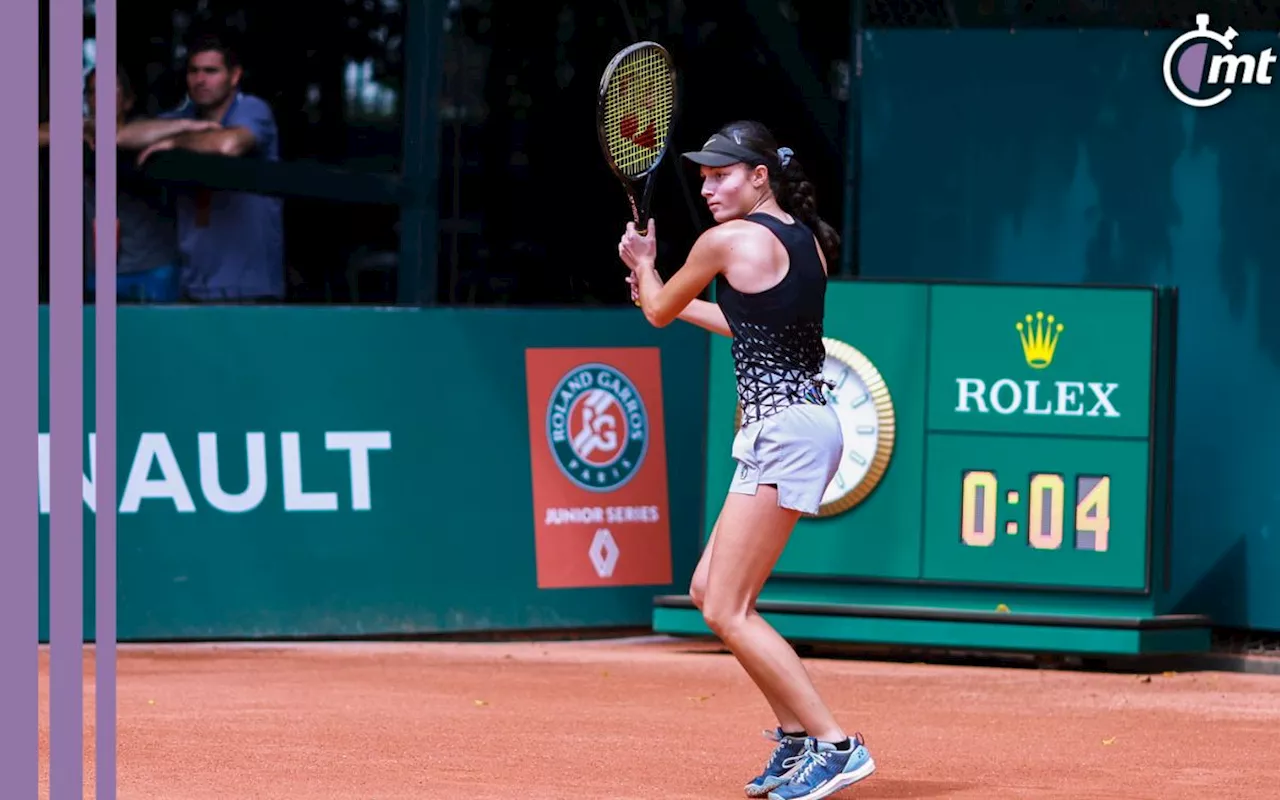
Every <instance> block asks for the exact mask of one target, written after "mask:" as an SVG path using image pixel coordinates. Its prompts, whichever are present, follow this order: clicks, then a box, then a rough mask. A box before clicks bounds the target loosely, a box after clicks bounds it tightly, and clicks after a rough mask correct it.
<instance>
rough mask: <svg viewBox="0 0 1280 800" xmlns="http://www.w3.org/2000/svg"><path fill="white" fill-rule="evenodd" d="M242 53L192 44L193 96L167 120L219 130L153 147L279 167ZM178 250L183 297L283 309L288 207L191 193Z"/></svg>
mask: <svg viewBox="0 0 1280 800" xmlns="http://www.w3.org/2000/svg"><path fill="white" fill-rule="evenodd" d="M242 75H243V68H242V67H241V64H240V61H239V58H238V57H237V55H236V52H235V51H234V50H233V49H232V48H231V47H230V46H229V45H227V44H226V43H225V42H223V41H222V40H221V39H220V38H218V37H217V36H215V35H212V34H206V35H203V36H201V37H199V38H198V39H196V41H195V42H194V43H193V44H192V46H191V48H190V50H189V56H188V61H187V73H186V80H187V96H186V99H185V100H184V101H183V103H182V104H181V105H180V106H179V107H178V108H176V109H173V110H172V111H167V112H164V113H162V114H161V115H160V116H161V118H162V119H188V120H204V121H208V122H214V123H217V125H218V127H217V128H216V129H212V130H203V131H191V132H186V133H181V134H178V135H177V136H172V137H169V138H166V139H161V140H160V141H158V142H156V143H154V144H153V145H151V146H150V147H149V148H147V149H146V150H145V151H143V153H142V154H141V156H140V160H142V161H146V160H147V159H149V158H150V157H151V156H152V155H154V154H155V153H157V152H159V151H162V150H172V149H175V148H176V149H183V150H190V151H193V152H197V153H205V154H212V155H221V156H229V157H234V158H254V159H261V160H263V161H279V160H280V152H279V135H278V129H277V127H276V121H275V115H274V114H273V113H272V111H271V107H270V106H269V105H268V104H267V103H266V101H264V100H263V99H262V98H260V97H256V96H254V95H252V94H248V93H246V92H244V91H242V90H241V89H240V80H241V77H242ZM177 211H178V244H179V247H180V248H181V250H182V255H183V259H184V264H183V269H182V292H183V295H184V297H185V298H186V299H189V300H193V301H196V302H276V301H279V300H282V299H283V298H284V294H285V289H284V231H283V224H284V222H283V204H282V202H281V200H280V198H278V197H271V196H268V195H263V194H254V193H252V192H240V191H225V190H221V189H219V190H211V189H195V190H184V191H182V192H180V193H179V195H178V198H177Z"/></svg>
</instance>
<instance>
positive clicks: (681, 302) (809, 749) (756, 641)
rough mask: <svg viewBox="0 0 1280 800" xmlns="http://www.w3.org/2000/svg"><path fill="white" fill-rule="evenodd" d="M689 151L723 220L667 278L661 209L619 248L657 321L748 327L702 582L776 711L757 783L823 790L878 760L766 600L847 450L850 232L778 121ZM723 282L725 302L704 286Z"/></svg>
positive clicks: (763, 791)
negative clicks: (834, 363)
mask: <svg viewBox="0 0 1280 800" xmlns="http://www.w3.org/2000/svg"><path fill="white" fill-rule="evenodd" d="M684 156H685V158H687V159H688V160H690V161H692V162H693V163H695V164H697V165H698V166H699V169H700V172H701V175H702V196H703V198H704V199H705V200H706V202H707V207H708V208H709V210H710V211H711V214H712V216H713V217H714V218H715V221H716V224H715V225H714V226H712V227H711V228H709V229H708V230H706V231H705V232H703V233H702V235H701V236H699V237H698V239H697V241H696V242H694V245H693V248H692V250H691V251H690V252H689V255H688V257H687V258H686V260H685V262H684V265H683V266H681V267H680V269H679V270H677V271H676V272H675V274H674V275H672V276H671V279H670V280H669V281H667V282H666V283H665V284H664V283H663V281H662V278H661V277H660V276H659V275H658V271H657V268H656V267H655V265H654V260H655V258H656V254H657V229H656V226H655V225H654V224H653V222H652V221H650V223H649V226H648V231H647V235H645V236H640V235H639V234H638V233H637V232H636V226H635V224H634V223H628V224H627V230H626V233H625V234H624V235H623V236H622V240H621V241H620V242H619V244H618V253H619V255H620V257H621V258H622V261H623V262H624V263H625V264H626V265H627V266H628V267H630V268H631V270H632V274H631V275H630V276H629V277H628V281H629V282H630V283H631V285H632V293H633V297H635V298H637V299H638V300H639V301H640V306H641V308H642V309H643V311H644V315H645V318H646V319H648V320H649V322H650V323H652V324H653V325H655V326H658V327H662V326H665V325H667V324H669V323H671V322H672V321H673V320H675V319H683V320H685V321H686V322H689V323H691V324H694V325H697V326H699V327H702V328H705V329H707V330H709V331H711V332H713V333H718V334H720V335H722V336H728V337H731V338H732V339H733V344H732V348H731V349H732V353H733V360H734V369H735V373H736V376H737V386H738V402H739V404H740V406H741V408H742V427H741V428H740V429H739V431H738V434H737V436H736V438H735V439H734V442H733V448H732V455H733V457H734V458H735V459H736V460H737V462H738V468H737V469H735V470H734V477H733V480H732V482H731V484H730V486H729V491H728V496H727V497H726V498H725V501H724V506H723V508H722V509H721V511H720V517H719V519H718V520H716V523H715V526H714V527H713V528H712V531H711V536H710V538H709V539H708V540H707V545H706V548H705V549H704V551H703V554H702V558H701V560H700V561H699V563H698V566H697V568H696V569H695V570H694V575H693V581H692V583H691V585H690V587H689V594H690V596H691V597H692V599H693V602H694V604H695V605H696V606H697V607H698V608H699V609H701V611H702V616H703V619H704V620H705V621H706V623H707V626H708V627H709V628H710V629H711V630H712V631H713V632H714V633H715V634H716V635H717V636H718V637H720V640H721V641H723V642H724V643H725V645H726V646H727V647H728V648H729V650H730V651H731V652H732V653H733V654H734V656H735V657H736V658H737V659H738V661H739V663H741V664H742V666H743V668H744V670H745V671H746V672H747V674H748V675H749V676H750V677H751V679H752V680H753V681H754V682H755V684H756V686H757V687H758V688H759V689H760V692H761V694H763V695H764V697H765V699H766V700H767V702H768V703H769V705H770V707H771V708H772V710H773V713H774V715H775V717H776V719H777V727H776V728H775V729H774V730H773V731H771V732H767V733H768V735H769V736H770V738H772V739H774V740H775V741H776V742H777V747H776V748H775V749H774V752H773V755H772V756H771V757H770V759H769V761H768V763H767V764H766V766H765V768H764V771H763V772H762V773H761V774H760V775H758V776H757V777H755V778H754V779H753V780H751V781H750V782H749V783H747V785H746V787H745V789H746V793H747V795H748V796H754V797H759V796H763V795H768V797H769V798H770V800H814V799H815V798H820V797H826V796H827V795H829V794H831V793H833V792H835V791H838V790H839V789H841V788H843V787H845V786H848V785H850V784H852V783H855V782H857V781H860V780H862V779H863V778H866V777H867V776H869V775H871V774H872V773H873V772H874V771H875V762H874V761H873V760H872V759H871V755H870V753H868V751H867V748H866V746H865V744H864V743H863V740H862V736H861V735H860V734H855V735H854V736H852V737H850V736H849V735H848V734H846V733H845V731H844V729H843V728H842V727H841V726H840V723H839V722H837V721H836V719H835V716H834V715H833V714H832V712H831V710H830V709H829V708H828V707H827V705H826V703H824V702H823V700H822V698H821V697H820V696H819V695H818V692H817V690H816V689H815V688H814V686H813V683H812V682H811V681H810V679H809V675H808V674H807V672H806V670H805V668H804V664H803V663H802V662H801V661H800V658H799V657H798V656H797V655H796V652H795V650H793V649H792V648H791V646H790V645H789V644H788V643H787V641H786V640H785V639H783V638H782V636H780V635H779V634H778V632H777V631H776V630H774V629H773V627H772V626H770V625H769V623H768V622H767V621H766V620H765V619H764V618H763V617H762V616H761V615H760V614H759V613H758V612H757V611H756V608H755V604H756V598H757V597H758V596H759V594H760V590H761V588H762V587H763V586H764V583H765V581H766V580H767V579H768V577H769V574H770V573H771V572H772V571H773V567H774V564H775V563H776V562H777V560H778V557H779V556H780V555H781V553H782V551H783V549H784V547H785V546H786V543H787V540H788V539H789V538H790V535H791V531H792V530H793V529H794V527H795V524H796V522H797V521H798V520H799V518H800V515H801V514H802V513H808V514H814V513H817V511H818V508H819V506H820V505H821V503H822V495H823V492H824V491H825V490H826V488H827V485H828V484H829V483H830V482H831V480H832V478H833V477H834V476H835V473H836V470H837V468H838V467H839V465H840V460H841V458H842V456H843V453H842V450H843V447H844V444H843V434H842V433H841V430H840V422H839V418H838V417H837V416H836V412H835V410H834V409H833V408H832V406H831V405H829V404H828V401H827V397H826V394H825V391H824V387H827V386H829V384H828V383H827V382H826V381H825V380H824V379H823V375H822V368H823V362H824V360H825V356H826V350H825V347H824V345H823V343H822V335H823V317H824V313H825V298H826V287H827V269H828V265H829V264H831V263H832V262H834V261H836V260H837V259H838V258H839V256H840V237H839V235H838V234H837V233H836V232H835V230H833V229H832V228H831V226H830V225H828V224H826V223H825V222H823V221H822V219H821V218H820V217H819V216H818V212H817V205H816V197H815V192H814V188H813V185H812V184H811V183H809V181H808V179H807V178H806V177H805V175H804V172H803V170H802V169H801V167H800V163H799V161H797V160H796V158H795V155H794V153H793V152H792V151H791V150H790V149H788V148H785V147H779V146H778V145H777V143H776V142H775V141H774V138H773V134H772V133H771V132H770V131H769V130H768V129H767V128H766V127H765V126H764V125H762V124H760V123H758V122H754V121H743V122H734V123H731V124H729V125H727V126H725V127H724V128H722V129H721V130H720V131H718V132H717V133H716V134H715V135H713V136H712V137H711V138H710V139H708V140H707V141H706V143H705V144H703V146H702V149H701V150H698V151H696V152H691V153H685V154H684ZM712 281H715V283H716V301H715V302H708V301H705V300H700V299H698V295H699V294H701V293H702V291H703V290H704V289H705V288H706V287H707V286H708V285H709V284H710V283H711V282H712Z"/></svg>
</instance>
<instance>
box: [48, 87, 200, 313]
mask: <svg viewBox="0 0 1280 800" xmlns="http://www.w3.org/2000/svg"><path fill="white" fill-rule="evenodd" d="M97 74H98V73H97V69H96V68H94V69H91V70H90V71H89V72H88V73H87V74H86V75H85V84H84V98H85V107H86V111H87V114H86V116H85V120H84V205H83V208H84V264H85V289H86V290H88V292H90V293H96V291H97V250H96V246H97V240H98V238H99V237H109V239H110V240H111V241H113V242H114V243H115V248H116V296H117V298H118V299H119V301H120V302H125V303H129V302H136V303H167V302H173V301H175V300H177V299H178V272H179V268H180V264H181V255H180V254H179V252H178V242H177V227H176V225H177V223H176V220H175V216H174V209H173V205H172V203H171V202H170V200H169V198H168V197H167V195H166V193H165V190H164V188H163V187H161V186H160V185H159V184H157V183H155V182H154V181H151V180H149V179H148V178H147V177H146V176H144V175H143V174H142V172H141V170H140V169H139V168H138V166H137V163H136V159H137V155H138V152H139V151H141V150H143V149H145V148H146V147H147V146H149V145H150V144H151V143H152V142H155V141H157V140H158V139H161V138H164V137H167V136H173V135H175V134H177V133H181V132H183V131H188V130H203V129H205V128H208V127H214V126H213V125H212V124H211V123H203V122H198V121H187V120H183V121H174V120H165V121H161V120H149V119H143V118H140V117H137V116H136V115H135V114H134V106H135V103H136V99H137V97H136V95H135V93H134V90H133V84H132V83H131V81H130V80H129V76H128V74H127V73H126V71H125V70H124V69H123V68H122V67H117V69H116V103H115V109H114V117H115V123H116V153H115V159H116V220H115V222H114V224H111V225H109V226H108V227H107V229H106V230H99V229H98V220H97V199H98V198H97V189H96V185H97V184H96V165H95V158H96V154H97V151H98V148H97V143H96V138H97V123H96V121H95V118H96V116H97V110H98V100H97V86H98V81H97ZM40 144H41V146H42V147H45V146H48V124H47V123H45V124H44V125H41V128H40Z"/></svg>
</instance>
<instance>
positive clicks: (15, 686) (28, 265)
mask: <svg viewBox="0 0 1280 800" xmlns="http://www.w3.org/2000/svg"><path fill="white" fill-rule="evenodd" d="M39 14H40V5H39V0H11V2H9V4H8V6H7V7H6V9H5V19H4V25H0V74H4V75H8V76H9V80H8V81H7V85H6V91H5V95H6V99H5V106H6V112H5V113H6V115H7V117H8V119H6V120H5V124H4V125H0V175H4V176H5V178H4V182H3V183H2V184H0V190H2V191H3V192H4V194H5V195H6V196H5V198H4V208H3V210H0V241H2V242H4V247H5V255H6V260H7V263H8V265H9V268H8V269H7V270H6V274H5V289H4V291H2V292H0V341H2V342H4V345H3V346H0V377H2V378H3V380H4V384H5V391H4V392H2V393H0V514H3V519H4V523H3V524H2V525H0V609H3V611H0V709H3V712H0V776H3V781H4V783H3V786H4V793H5V795H6V796H11V797H14V798H21V799H22V800H27V798H31V799H32V800H34V798H35V797H36V796H37V794H38V789H39V775H40V773H39V751H38V746H37V742H38V736H37V730H38V727H39V724H40V717H39V709H40V706H39V669H40V661H39V649H38V648H39V639H40V631H39V619H40V609H39V597H40V585H39V578H40V567H39V563H40V558H39V551H38V549H37V545H38V541H39V539H38V536H39V524H40V523H39V509H38V506H37V504H36V491H37V487H36V470H35V463H36V459H35V453H36V448H35V445H36V432H37V431H38V430H39V428H38V425H39V411H40V410H39V386H38V385H37V381H39V379H40V378H39V375H40V370H39V348H38V346H37V340H38V336H39V315H38V310H37V309H38V305H37V304H38V294H39V288H38V282H37V277H38V270H39V268H40V245H39V239H38V238H37V237H38V236H39V233H38V231H39V206H38V205H37V203H39V202H40V175H39V163H40V162H39V160H38V159H37V157H36V156H37V152H38V151H37V148H38V147H39V145H38V142H37V139H36V135H37V134H36V132H37V129H38V127H39V123H40V117H39V113H40V96H39V90H40V86H39V81H38V79H37V77H36V70H37V66H38V65H39V63H40V49H39V48H40V17H39Z"/></svg>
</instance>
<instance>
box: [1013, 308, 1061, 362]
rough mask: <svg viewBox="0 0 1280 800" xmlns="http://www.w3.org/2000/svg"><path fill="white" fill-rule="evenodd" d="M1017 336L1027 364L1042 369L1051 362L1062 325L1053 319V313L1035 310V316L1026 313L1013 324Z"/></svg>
mask: <svg viewBox="0 0 1280 800" xmlns="http://www.w3.org/2000/svg"><path fill="white" fill-rule="evenodd" d="M1014 327H1015V328H1017V329H1018V336H1019V337H1020V338H1021V339H1022V355H1023V357H1024V358H1026V360H1027V366H1029V367H1031V368H1032V369H1044V368H1045V367H1047V366H1049V365H1050V364H1051V363H1053V351H1054V350H1055V349H1056V348H1057V346H1058V339H1059V338H1060V337H1061V336H1062V328H1063V325H1062V323H1061V322H1057V321H1055V320H1054V318H1053V315H1052V314H1049V315H1048V316H1046V315H1045V313H1044V312H1043V311H1037V312H1036V313H1035V316H1034V317H1033V316H1032V315H1030V314H1028V315H1027V316H1026V320H1025V321H1024V322H1019V323H1018V324H1016V325H1014Z"/></svg>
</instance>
